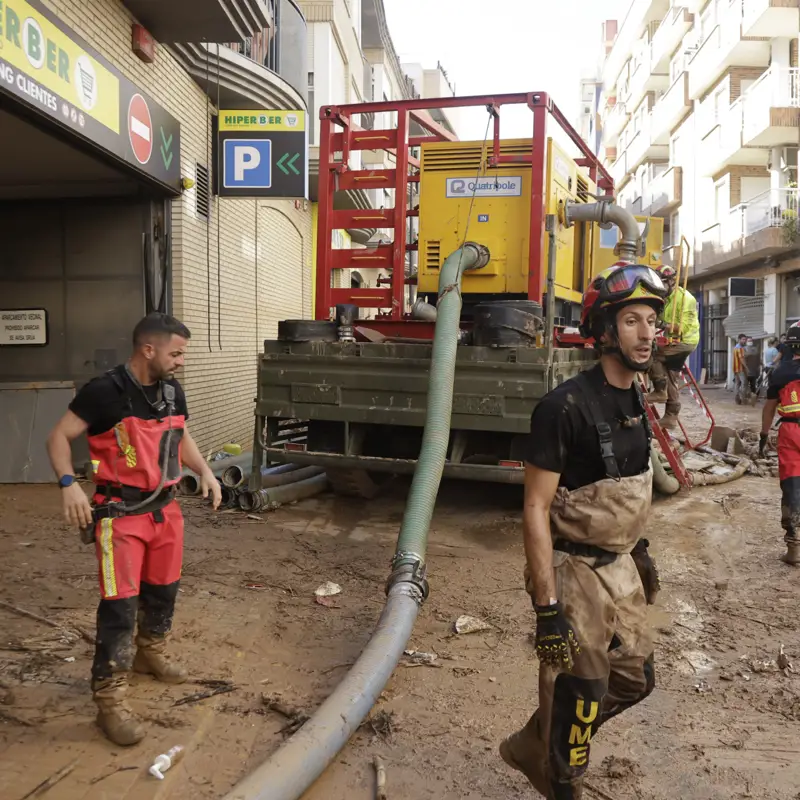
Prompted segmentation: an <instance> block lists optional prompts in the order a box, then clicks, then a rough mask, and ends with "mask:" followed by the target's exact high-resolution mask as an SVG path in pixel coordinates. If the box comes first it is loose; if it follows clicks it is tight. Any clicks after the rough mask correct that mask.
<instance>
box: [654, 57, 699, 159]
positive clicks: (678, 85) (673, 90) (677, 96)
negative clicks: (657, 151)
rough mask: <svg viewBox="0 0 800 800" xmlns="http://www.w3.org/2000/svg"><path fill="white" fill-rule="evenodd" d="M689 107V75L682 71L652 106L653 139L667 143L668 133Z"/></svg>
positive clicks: (690, 103)
mask: <svg viewBox="0 0 800 800" xmlns="http://www.w3.org/2000/svg"><path fill="white" fill-rule="evenodd" d="M691 109H692V101H691V100H690V99H689V76H688V74H687V73H685V72H682V73H681V74H680V75H679V76H678V78H677V79H676V80H675V82H674V83H673V84H672V86H670V87H669V89H668V90H667V92H666V93H665V94H664V95H662V97H661V98H660V99H659V100H658V102H657V103H656V105H655V108H653V123H652V131H653V141H654V142H656V143H657V144H669V135H670V133H671V132H672V131H673V130H674V129H675V127H676V126H677V125H678V123H679V122H680V121H681V120H682V119H683V118H684V117H685V116H686V115H687V114H688V113H689V111H691Z"/></svg>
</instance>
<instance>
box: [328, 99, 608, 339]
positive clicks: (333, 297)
mask: <svg viewBox="0 0 800 800" xmlns="http://www.w3.org/2000/svg"><path fill="white" fill-rule="evenodd" d="M510 105H526V106H528V108H530V109H531V111H532V116H533V147H532V153H531V155H530V156H522V157H521V156H504V155H502V153H501V140H500V111H501V108H502V106H510ZM473 106H484V107H486V108H487V110H488V111H489V113H491V114H492V115H493V116H494V130H493V139H492V149H491V155H490V157H489V159H488V162H489V166H490V167H494V166H497V165H499V164H507V163H525V164H530V165H531V173H532V180H531V185H532V189H531V236H530V254H529V266H528V298H529V299H531V300H536V301H538V302H541V299H542V289H543V277H544V274H545V268H546V265H545V260H544V248H545V239H544V234H545V230H544V227H545V226H544V222H545V212H546V208H545V196H544V191H545V185H544V184H545V170H546V168H547V163H546V161H547V126H548V117H553V118H554V120H555V121H556V123H557V124H558V125H559V126H560V127H561V128H562V129H563V130H564V132H565V133H566V134H567V135H568V136H569V138H570V139H571V141H572V142H573V143H574V144H575V146H576V147H577V148H578V150H579V151H580V153H581V155H582V157H581V158H578V159H577V163H578V165H579V166H581V167H583V168H585V169H587V170H588V175H589V177H590V178H591V180H592V181H595V182H597V185H598V187H599V188H600V189H601V190H602V191H605V192H613V188H614V182H613V180H612V179H611V176H610V175H609V174H608V172H607V171H606V169H605V168H604V167H603V165H602V164H601V163H600V161H599V160H598V158H597V156H596V155H595V154H594V153H592V151H591V150H590V149H589V147H588V145H587V144H586V143H585V142H584V141H583V140H582V139H581V137H580V136H579V134H578V133H577V131H575V130H574V128H573V127H572V126H571V125H570V124H569V123H568V122H567V120H566V118H565V117H564V115H563V114H562V113H561V112H560V111H559V109H558V108H557V107H556V106H555V105H554V104H553V102H552V100H551V99H550V97H549V96H548V95H547V94H546V93H544V92H529V93H525V94H522V93H520V94H501V95H485V96H476V97H443V98H436V99H428V100H423V99H421V98H418V99H416V100H402V101H397V102H394V101H389V102H381V103H360V104H357V105H347V106H326V107H323V108H322V109H321V111H320V119H321V125H320V157H319V164H320V166H319V216H318V222H317V264H316V270H317V274H316V303H315V307H314V318H315V319H330V317H331V311H332V309H333V307H334V306H335V305H337V304H338V303H353V304H355V305H357V306H359V307H361V308H377V309H381V310H382V313H380V314H379V315H378V319H379V320H381V321H383V322H382V323H381V324H382V325H383V323H385V322H386V321H389V320H390V321H391V322H392V323H395V324H394V325H392V326H391V327H392V328H395V327H396V323H399V322H404V321H409V316H408V315H407V314H406V313H405V308H404V297H405V285H406V283H407V281H406V277H405V256H406V253H407V252H409V250H414V249H416V247H417V245H416V244H413V243H408V241H407V236H406V233H407V221H408V219H409V217H418V216H419V211H418V210H415V209H409V208H408V207H407V206H408V202H407V195H408V185H409V184H410V183H419V166H420V165H419V161H418V160H417V159H416V158H414V157H413V156H411V155H410V153H409V149H410V148H412V147H419V146H420V145H422V144H425V143H426V142H442V141H454V140H455V137H454V136H453V135H452V134H451V133H450V132H449V131H448V130H447V129H446V128H444V127H442V126H441V125H439V124H438V123H436V122H435V121H434V120H433V118H432V117H431V115H430V113H429V111H430V110H431V109H441V108H468V107H473ZM387 112H389V113H394V114H395V115H396V117H397V126H396V127H395V128H391V129H388V130H364V129H362V128H361V126H359V125H357V124H355V123H354V122H353V121H352V118H353V116H354V115H356V114H375V113H378V114H382V113H387ZM412 120H413V121H414V122H416V123H418V124H419V125H420V126H421V127H422V128H423V129H424V130H425V131H427V132H428V135H425V136H411V135H410V125H411V121H412ZM356 150H386V151H387V152H389V153H392V154H393V155H394V156H395V159H396V164H395V168H394V169H388V170H353V169H351V168H350V166H349V158H350V153H351V152H353V151H356ZM336 153H340V154H341V157H340V158H335V157H334V156H335V154H336ZM598 175H599V180H597V178H598ZM377 188H381V189H384V188H385V189H395V208H390V209H380V210H375V211H372V210H366V211H334V208H333V200H334V195H335V193H336V192H337V191H342V190H346V189H377ZM351 227H377V228H384V229H387V230H392V231H393V233H394V238H393V241H392V244H387V245H381V246H378V247H375V248H368V249H366V250H335V249H333V246H332V237H331V234H332V232H333V231H334V230H335V229H339V228H341V229H346V228H351ZM352 267H360V268H362V269H370V268H376V267H379V268H384V269H388V270H391V284H390V286H389V288H382V287H381V286H379V287H378V288H376V289H350V288H347V289H334V288H333V286H332V278H333V270H334V269H345V268H352ZM386 309H389V311H388V312H387V311H386ZM364 324H365V325H369V326H370V327H372V326H373V325H374V323H372V322H371V321H366V320H365V322H364Z"/></svg>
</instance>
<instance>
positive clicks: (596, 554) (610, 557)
mask: <svg viewBox="0 0 800 800" xmlns="http://www.w3.org/2000/svg"><path fill="white" fill-rule="evenodd" d="M553 550H559V551H560V552H562V553H568V554H569V555H571V556H582V557H583V558H595V559H597V560H596V561H595V564H594V565H595V567H605V566H606V565H607V564H613V563H614V561H616V559H617V556H618V555H619V553H612V552H611V551H610V550H603V548H602V547H598V546H597V545H596V544H582V543H580V542H570V541H569V540H568V539H556V540H555V541H554V542H553Z"/></svg>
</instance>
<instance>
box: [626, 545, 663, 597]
mask: <svg viewBox="0 0 800 800" xmlns="http://www.w3.org/2000/svg"><path fill="white" fill-rule="evenodd" d="M648 547H650V542H648V541H647V539H639V541H638V542H636V547H634V548H633V550H632V551H631V556H632V557H633V563H634V564H636V569H637V570H638V571H639V577H640V578H641V580H642V587H643V588H644V596H645V598H646V599H647V605H649V606H651V605H653V603H655V601H656V596H657V595H658V592H659V591H660V589H661V579H660V578H659V576H658V567H656V562H655V560H654V559H653V557H652V556H651V555H650V553H649V552H648V551H647V548H648Z"/></svg>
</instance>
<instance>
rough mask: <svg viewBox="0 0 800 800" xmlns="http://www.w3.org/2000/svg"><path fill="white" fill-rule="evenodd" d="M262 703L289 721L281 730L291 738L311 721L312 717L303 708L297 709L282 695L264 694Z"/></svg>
mask: <svg viewBox="0 0 800 800" xmlns="http://www.w3.org/2000/svg"><path fill="white" fill-rule="evenodd" d="M261 702H262V704H263V705H264V707H265V708H267V709H269V710H270V711H274V712H275V713H276V714H280V715H281V716H282V717H285V718H286V719H287V720H288V723H287V724H286V725H284V726H283V727H282V728H281V730H280V732H281V733H282V734H284V736H291V735H292V734H293V733H296V732H297V731H298V730H300V728H302V727H303V725H305V724H306V722H308V721H309V720H310V719H311V716H310V715H309V714H308V713H306V712H305V711H304V710H303V709H302V708H297V707H296V706H293V705H291V704H289V703H287V702H286V701H285V700H284V699H283V697H282V695H280V694H262V695H261Z"/></svg>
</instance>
